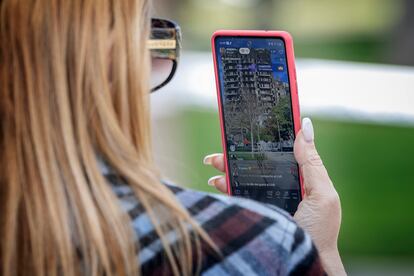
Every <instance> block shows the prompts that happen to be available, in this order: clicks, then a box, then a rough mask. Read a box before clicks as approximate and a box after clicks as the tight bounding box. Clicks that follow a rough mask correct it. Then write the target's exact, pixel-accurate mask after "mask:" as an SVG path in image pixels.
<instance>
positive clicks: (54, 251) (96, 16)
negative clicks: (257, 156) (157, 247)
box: [0, 0, 208, 275]
mask: <svg viewBox="0 0 414 276" xmlns="http://www.w3.org/2000/svg"><path fill="white" fill-rule="evenodd" d="M148 10H149V8H148V3H147V1H145V0H122V1H118V0H70V1H62V0H0V93H1V95H0V116H1V129H0V158H1V162H0V164H1V167H0V243H1V244H0V246H1V248H0V273H1V274H3V275H57V274H59V275H60V274H62V275H77V274H86V275H102V274H105V275H112V274H115V275H131V274H139V273H140V269H139V265H138V261H137V255H136V251H138V254H139V248H137V247H136V246H135V241H136V237H134V233H133V231H132V228H131V222H130V218H129V217H128V215H127V214H126V213H124V212H123V211H122V210H121V209H120V206H119V203H118V199H117V198H116V196H115V195H114V193H113V192H112V190H111V187H110V185H108V183H107V181H106V180H105V178H104V177H103V175H102V173H101V171H100V169H99V166H98V159H99V157H98V155H100V156H102V158H103V159H104V160H106V161H107V162H108V163H109V164H110V165H111V166H112V167H113V169H114V170H115V171H116V172H117V174H118V175H119V176H120V178H122V179H124V180H125V181H126V182H127V183H128V185H130V187H131V188H132V189H133V191H134V192H135V194H136V196H137V198H138V200H139V202H140V204H142V206H143V207H144V208H145V210H146V212H147V213H148V215H149V216H150V218H151V220H152V222H153V224H154V226H155V229H156V232H157V234H158V235H159V237H160V238H161V240H162V244H163V246H164V250H165V252H166V255H167V259H168V261H169V264H170V269H171V271H172V272H173V273H174V274H176V275H178V274H184V275H185V274H191V273H192V272H193V271H194V267H193V265H192V264H193V263H194V262H195V260H194V259H195V258H198V257H197V256H193V254H194V251H196V252H199V249H200V245H199V243H200V240H199V238H198V237H200V235H201V236H202V237H203V239H205V240H208V237H207V236H206V234H205V233H204V232H203V231H202V230H201V229H200V228H199V226H197V224H196V223H194V221H193V220H192V218H191V217H190V215H189V214H188V212H187V211H186V210H185V209H184V208H183V207H182V206H181V205H180V204H179V203H178V202H177V200H176V198H175V197H174V195H173V194H172V193H171V191H170V190H169V189H168V188H167V187H165V186H164V185H162V184H161V183H160V180H159V178H160V177H159V174H158V173H157V170H156V169H155V165H154V163H153V158H152V150H151V137H150V121H149V110H148V109H149V104H148V101H149V94H148V91H149V89H148V84H147V79H148V75H149V72H148V68H149V55H148V51H147V49H146V46H145V44H146V43H145V42H146V38H147V36H148V29H149V26H148V24H149V16H148ZM190 226H191V227H192V228H193V229H195V232H196V233H198V235H196V234H190V231H189V230H188V229H189V227H190ZM171 230H174V231H176V233H177V234H178V237H179V243H178V245H177V246H171V245H169V243H168V241H167V238H166V233H167V232H169V231H171ZM138 247H139V246H138ZM195 249H197V250H195ZM199 253H200V252H199ZM198 256H199V254H198Z"/></svg>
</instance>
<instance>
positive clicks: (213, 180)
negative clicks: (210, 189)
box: [207, 175, 221, 186]
mask: <svg viewBox="0 0 414 276" xmlns="http://www.w3.org/2000/svg"><path fill="white" fill-rule="evenodd" d="M219 178H221V175H216V176H213V177H211V178H210V179H209V180H208V182H207V183H208V185H210V186H216V180H217V179H219Z"/></svg>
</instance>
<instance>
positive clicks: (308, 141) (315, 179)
mask: <svg viewBox="0 0 414 276" xmlns="http://www.w3.org/2000/svg"><path fill="white" fill-rule="evenodd" d="M294 153H295V158H296V161H297V162H298V164H299V167H300V169H301V172H302V177H303V180H304V186H305V193H306V195H307V196H310V195H312V194H326V193H330V192H331V190H332V189H333V185H332V182H331V179H330V178H329V175H328V172H327V171H326V169H325V166H324V165H323V162H322V159H321V158H320V156H319V154H318V151H317V150H316V147H315V143H314V131H313V125H312V121H311V120H310V119H309V118H304V119H303V120H302V129H301V131H299V133H298V134H297V136H296V140H295V144H294Z"/></svg>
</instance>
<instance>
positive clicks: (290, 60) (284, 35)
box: [211, 30, 304, 199]
mask: <svg viewBox="0 0 414 276" xmlns="http://www.w3.org/2000/svg"><path fill="white" fill-rule="evenodd" d="M219 36H220V37H223V36H227V37H238V36H239V37H240V36H242V37H249V36H251V37H274V38H280V39H283V40H284V42H285V47H286V57H287V66H288V75H289V86H290V95H291V100H292V113H293V124H294V128H295V135H296V134H297V133H298V132H299V130H300V128H301V127H300V110H299V98H298V88H297V80H296V67H295V55H294V52H293V39H292V36H291V35H290V34H289V33H288V32H285V31H253V30H219V31H216V32H214V34H213V36H212V38H211V45H212V52H213V60H214V73H215V77H216V89H217V100H218V108H219V113H220V116H219V117H220V129H221V143H222V146H223V153H224V162H225V168H226V182H227V191H228V194H229V195H231V188H230V177H229V174H228V172H229V168H228V162H227V158H228V157H227V145H226V138H225V133H224V118H223V110H222V108H221V106H222V104H221V92H220V79H219V76H218V70H217V57H216V46H215V39H216V37H219ZM299 183H300V190H301V195H302V199H303V197H304V187H303V178H302V174H301V172H300V170H299Z"/></svg>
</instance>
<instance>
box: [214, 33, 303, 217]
mask: <svg viewBox="0 0 414 276" xmlns="http://www.w3.org/2000/svg"><path fill="white" fill-rule="evenodd" d="M212 50H213V59H214V69H215V76H216V86H217V99H218V108H219V113H220V114H219V115H220V116H219V117H220V125H221V137H222V144H223V152H224V157H225V166H226V177H227V185H228V186H227V188H228V189H227V190H228V192H229V194H230V195H234V196H240V197H247V198H251V199H255V200H257V201H260V202H264V203H269V204H273V205H276V206H278V207H280V208H282V209H285V210H286V211H288V212H289V213H291V214H294V213H295V211H296V209H297V207H298V205H299V203H300V201H301V200H302V197H303V186H302V177H301V174H300V170H299V166H298V164H297V162H296V160H295V157H294V154H293V143H294V140H295V135H296V134H297V132H298V131H299V129H300V112H299V102H298V90H297V83H296V70H295V60H294V53H293V41H292V37H291V36H290V35H289V33H287V32H283V31H241V30H222V31H216V32H215V33H214V34H213V37H212Z"/></svg>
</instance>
